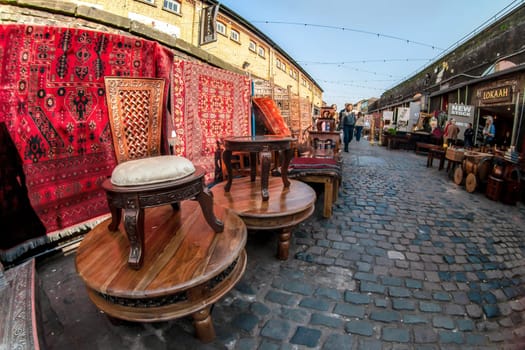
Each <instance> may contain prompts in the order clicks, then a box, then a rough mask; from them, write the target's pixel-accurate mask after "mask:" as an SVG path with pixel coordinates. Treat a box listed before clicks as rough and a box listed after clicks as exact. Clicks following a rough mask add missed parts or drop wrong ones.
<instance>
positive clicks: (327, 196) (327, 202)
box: [323, 176, 334, 218]
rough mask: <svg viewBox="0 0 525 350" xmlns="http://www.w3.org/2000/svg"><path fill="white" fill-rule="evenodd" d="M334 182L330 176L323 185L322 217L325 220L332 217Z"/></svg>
mask: <svg viewBox="0 0 525 350" xmlns="http://www.w3.org/2000/svg"><path fill="white" fill-rule="evenodd" d="M333 195H334V182H333V179H332V177H331V176H327V178H326V179H325V183H324V207H323V216H324V217H325V218H331V217H332V204H333V202H334V197H333Z"/></svg>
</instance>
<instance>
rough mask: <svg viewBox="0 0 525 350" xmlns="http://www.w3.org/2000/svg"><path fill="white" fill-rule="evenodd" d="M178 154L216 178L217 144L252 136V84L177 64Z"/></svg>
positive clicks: (175, 117) (174, 112)
mask: <svg viewBox="0 0 525 350" xmlns="http://www.w3.org/2000/svg"><path fill="white" fill-rule="evenodd" d="M171 84H172V89H171V101H172V116H173V125H174V128H175V131H176V135H177V145H176V146H175V150H176V151H175V153H176V154H177V155H181V156H184V157H186V158H188V159H190V160H191V161H192V162H193V163H194V164H195V165H199V166H202V167H203V168H204V169H205V170H206V180H207V181H208V182H210V181H211V180H213V175H214V168H215V163H214V152H215V149H216V147H217V140H219V139H221V138H223V137H225V136H247V135H249V134H250V80H249V79H248V77H246V76H243V75H239V74H236V73H232V72H228V71H225V70H223V69H219V68H214V67H210V66H207V65H203V64H199V63H194V62H186V61H175V62H174V63H173V77H172V80H171Z"/></svg>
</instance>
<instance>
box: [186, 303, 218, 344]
mask: <svg viewBox="0 0 525 350" xmlns="http://www.w3.org/2000/svg"><path fill="white" fill-rule="evenodd" d="M210 310H211V306H207V307H205V308H204V309H202V310H200V311H197V312H195V313H193V314H192V317H193V326H194V327H195V333H196V336H197V338H199V339H200V340H201V341H202V342H204V343H209V342H211V341H212V340H213V339H215V328H214V327H213V322H212V319H211V315H210Z"/></svg>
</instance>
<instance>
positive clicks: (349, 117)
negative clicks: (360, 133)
mask: <svg viewBox="0 0 525 350" xmlns="http://www.w3.org/2000/svg"><path fill="white" fill-rule="evenodd" d="M353 108H354V105H353V104H351V103H347V104H346V105H345V109H344V111H342V112H341V117H342V120H341V123H342V124H343V144H344V151H345V152H348V144H349V143H350V142H352V138H353V137H354V127H355V114H354V112H353V111H352V109H353Z"/></svg>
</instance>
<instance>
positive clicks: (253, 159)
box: [250, 152, 257, 182]
mask: <svg viewBox="0 0 525 350" xmlns="http://www.w3.org/2000/svg"><path fill="white" fill-rule="evenodd" d="M256 176H257V152H250V181H251V182H254V181H255V177H256Z"/></svg>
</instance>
